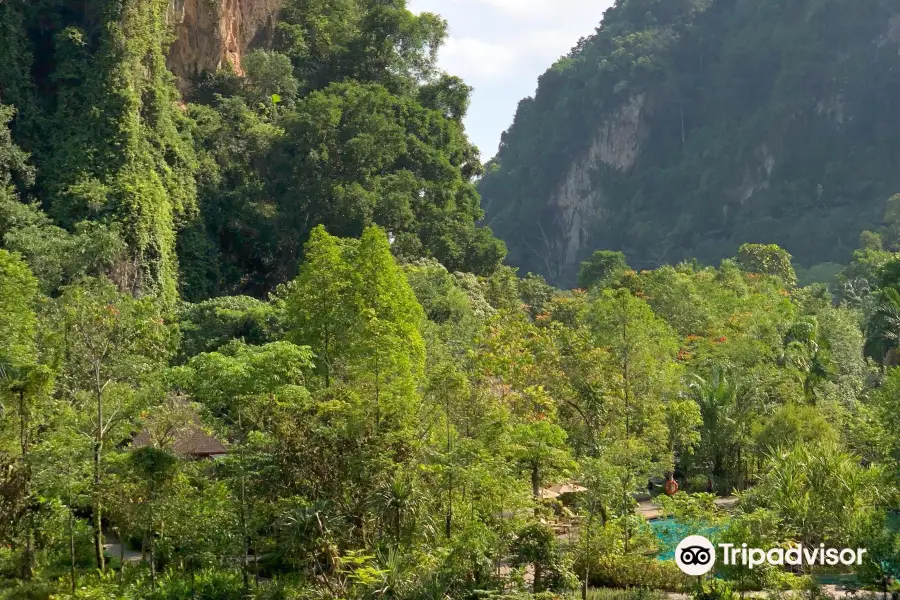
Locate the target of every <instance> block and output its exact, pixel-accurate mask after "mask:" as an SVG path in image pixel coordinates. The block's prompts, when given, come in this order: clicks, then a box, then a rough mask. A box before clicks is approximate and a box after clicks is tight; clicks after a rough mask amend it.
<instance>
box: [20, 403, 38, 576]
mask: <svg viewBox="0 0 900 600" xmlns="http://www.w3.org/2000/svg"><path fill="white" fill-rule="evenodd" d="M19 443H20V445H21V447H22V475H23V477H24V489H23V491H22V494H23V496H24V498H25V506H26V514H25V557H24V560H23V561H22V579H24V580H25V581H29V580H30V579H31V577H32V575H33V574H34V513H33V511H32V507H31V498H30V496H31V465H30V464H29V462H28V411H27V410H26V406H25V390H24V389H21V388H20V389H19Z"/></svg>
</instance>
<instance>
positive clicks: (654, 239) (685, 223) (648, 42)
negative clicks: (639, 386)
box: [479, 0, 900, 285]
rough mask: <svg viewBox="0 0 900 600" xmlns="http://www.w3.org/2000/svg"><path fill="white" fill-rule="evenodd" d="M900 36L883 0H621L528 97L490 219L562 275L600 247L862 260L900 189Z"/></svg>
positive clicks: (671, 255)
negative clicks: (766, 247) (773, 250)
mask: <svg viewBox="0 0 900 600" xmlns="http://www.w3.org/2000/svg"><path fill="white" fill-rule="evenodd" d="M898 44H900V11H898V7H897V6H896V4H895V3H893V2H890V1H886V0H861V1H858V2H848V1H846V0H762V1H757V0H676V1H659V0H618V1H617V2H616V3H615V6H614V7H613V8H611V9H609V10H608V11H607V13H606V15H605V17H604V20H603V23H602V25H601V26H600V27H599V28H598V29H597V31H596V33H595V34H594V35H592V36H590V37H588V38H586V39H583V40H581V41H580V42H579V43H578V45H577V46H576V47H574V48H573V49H572V51H571V52H570V53H569V54H568V55H567V56H565V57H563V58H561V59H560V60H559V61H557V63H556V64H554V65H553V66H552V67H551V68H550V69H549V70H548V71H547V72H546V73H545V74H544V75H543V76H541V78H540V81H539V86H538V90H537V93H536V95H535V96H534V98H526V99H524V100H522V102H521V103H520V104H519V108H518V112H517V114H516V117H515V122H514V123H513V124H512V126H511V127H510V128H509V129H508V130H507V131H506V132H505V134H504V135H503V138H502V142H501V146H500V151H499V154H498V155H497V157H496V159H495V160H494V161H492V163H491V164H489V165H488V167H487V173H486V175H485V177H484V180H483V181H482V182H481V183H480V185H479V190H480V191H481V193H482V195H483V197H484V206H485V210H486V211H487V214H488V218H487V221H488V223H490V225H491V226H492V227H493V229H494V231H495V232H497V234H498V235H499V236H500V237H501V238H503V239H504V240H506V242H507V244H508V246H509V249H510V260H511V263H512V264H514V265H516V266H519V267H521V268H522V269H523V271H534V272H535V273H541V274H543V275H544V276H545V277H548V278H549V279H550V280H551V281H553V282H555V283H559V284H564V285H571V284H573V283H574V281H575V275H576V273H577V270H578V264H579V262H580V261H581V260H584V259H585V258H586V257H587V256H589V255H590V253H591V252H592V251H593V250H596V249H598V248H600V249H611V250H621V251H623V252H624V253H625V254H626V255H627V256H628V257H629V259H631V261H632V262H633V263H634V264H635V265H637V266H639V267H648V268H649V267H652V266H658V265H660V264H663V263H667V262H668V263H673V262H678V261H680V260H683V259H690V258H697V259H698V260H700V261H702V262H704V263H709V264H715V263H717V262H718V261H719V260H721V259H722V258H724V257H727V256H730V255H732V254H733V253H734V251H735V249H736V248H737V247H738V246H740V245H741V244H743V243H745V242H754V243H777V244H779V245H781V246H783V247H785V248H786V249H787V250H789V251H790V252H791V253H792V254H793V255H794V256H795V257H796V259H797V260H798V262H799V263H800V264H801V265H803V266H804V267H806V268H809V267H812V266H814V265H816V264H818V263H826V262H836V263H847V262H848V261H849V259H850V255H851V253H852V251H853V250H854V249H855V247H856V243H857V239H858V237H859V234H860V232H861V231H862V230H864V229H871V228H874V227H876V226H878V225H879V224H880V220H881V217H882V215H883V213H884V203H885V200H886V199H887V198H888V197H889V196H890V195H891V194H893V193H896V192H897V190H898V189H900V181H898V173H900V168H898V163H897V156H898V153H897V142H896V140H897V139H898V137H900V136H898V133H900V132H898V121H897V119H896V114H897V111H898V106H897V102H898V100H897V98H898V97H900V52H898V50H900V48H898Z"/></svg>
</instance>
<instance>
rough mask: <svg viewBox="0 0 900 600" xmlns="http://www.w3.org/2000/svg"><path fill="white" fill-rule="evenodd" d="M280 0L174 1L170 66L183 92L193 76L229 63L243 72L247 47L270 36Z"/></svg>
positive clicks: (170, 13) (266, 41)
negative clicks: (174, 37) (173, 35)
mask: <svg viewBox="0 0 900 600" xmlns="http://www.w3.org/2000/svg"><path fill="white" fill-rule="evenodd" d="M280 7H281V0H171V2H170V5H169V15H168V18H169V19H170V20H171V22H172V23H173V24H174V27H175V35H176V39H175V41H174V42H173V44H172V46H171V48H170V49H169V56H168V67H169V69H170V70H171V71H172V72H173V73H174V74H175V75H176V76H177V77H178V85H179V88H180V89H181V90H182V92H185V91H187V90H189V89H190V87H191V82H192V80H193V79H194V78H196V77H197V76H198V75H200V74H202V73H204V72H214V71H216V70H217V69H220V68H222V67H223V66H224V65H225V64H226V63H231V65H232V66H233V67H234V69H235V71H237V72H238V73H241V59H242V57H243V55H244V54H245V53H246V52H247V50H248V49H250V48H253V47H259V46H265V45H266V44H267V43H268V41H269V40H270V39H271V36H272V33H273V30H274V25H275V18H276V16H277V14H278V10H279V9H280Z"/></svg>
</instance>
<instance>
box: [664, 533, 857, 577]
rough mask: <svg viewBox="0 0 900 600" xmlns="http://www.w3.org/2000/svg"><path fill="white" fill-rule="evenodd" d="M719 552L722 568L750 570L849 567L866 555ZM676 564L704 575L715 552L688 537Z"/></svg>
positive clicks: (724, 547)
mask: <svg viewBox="0 0 900 600" xmlns="http://www.w3.org/2000/svg"><path fill="white" fill-rule="evenodd" d="M719 548H720V550H721V552H722V564H724V565H729V566H734V565H742V566H745V567H747V568H749V569H753V568H755V567H758V566H760V565H763V564H768V565H772V566H783V565H791V566H800V565H828V566H832V567H833V566H836V565H838V564H842V565H846V566H848V567H849V566H851V565H861V564H862V560H863V556H864V555H865V553H866V552H867V550H866V549H865V548H857V549H855V550H854V549H853V548H843V549H838V548H826V547H825V544H819V545H818V546H812V547H808V546H804V545H802V544H801V545H799V546H793V547H791V548H772V549H771V550H768V551H766V550H763V549H761V548H748V547H747V544H741V545H737V544H729V543H722V544H719ZM675 563H676V564H677V565H678V568H679V569H681V570H682V571H683V572H684V573H685V574H687V575H694V576H698V575H704V574H706V573H709V571H711V570H712V568H713V566H714V565H715V564H716V549H715V547H714V546H713V544H712V542H710V541H709V540H708V539H706V538H705V537H703V536H702V535H691V536H688V537H686V538H684V539H683V540H681V542H680V543H679V544H678V547H677V548H675Z"/></svg>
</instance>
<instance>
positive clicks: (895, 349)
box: [863, 288, 900, 367]
mask: <svg viewBox="0 0 900 600" xmlns="http://www.w3.org/2000/svg"><path fill="white" fill-rule="evenodd" d="M863 351H864V353H865V355H866V357H868V358H871V359H873V360H875V361H877V362H878V363H879V364H880V365H881V366H882V367H893V366H897V365H900V292H898V291H897V290H896V289H894V288H883V289H882V290H881V291H880V292H878V305H877V306H876V308H875V312H873V313H872V316H871V317H869V322H868V323H866V344H865V346H864V348H863Z"/></svg>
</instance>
